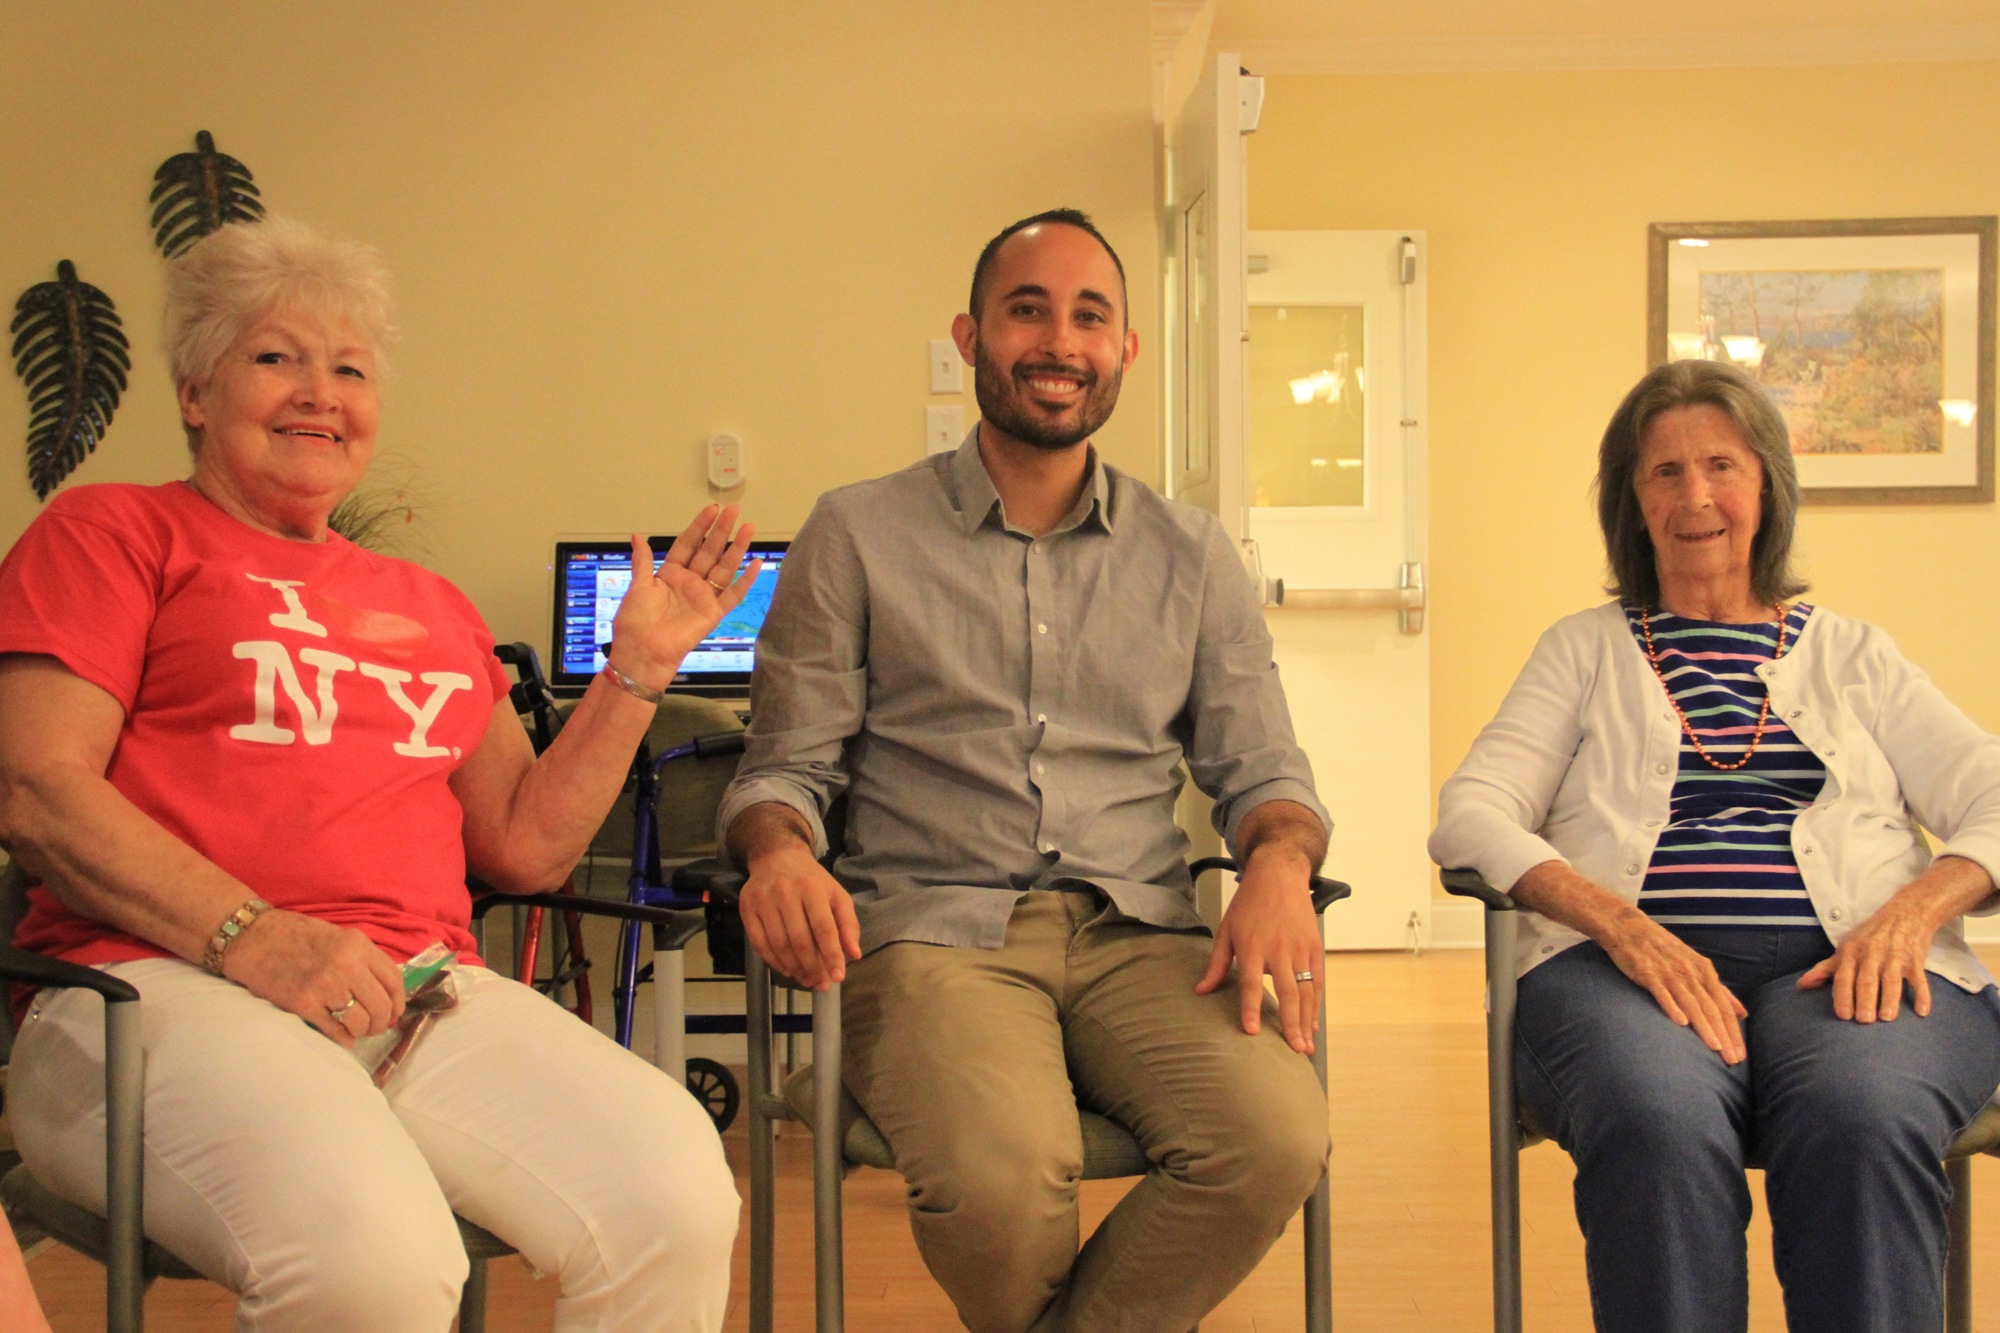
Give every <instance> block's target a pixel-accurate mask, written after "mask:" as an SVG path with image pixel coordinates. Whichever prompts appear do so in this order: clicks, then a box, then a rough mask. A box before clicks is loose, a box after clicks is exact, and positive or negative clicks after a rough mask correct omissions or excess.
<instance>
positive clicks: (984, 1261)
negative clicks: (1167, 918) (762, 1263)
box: [843, 891, 1327, 1333]
mask: <svg viewBox="0 0 2000 1333" xmlns="http://www.w3.org/2000/svg"><path fill="white" fill-rule="evenodd" d="M1209 948H1210V942H1209V941H1208V940H1207V939H1206V938H1204V937H1202V936H1199V935H1191V934H1186V933H1177V932H1172V931H1165V930H1160V929H1158V928H1156V927H1152V926H1147V925H1142V924H1139V923H1137V922H1134V921H1131V920H1128V919H1126V918H1124V917H1121V916H1119V915H1118V913H1117V912H1116V911H1115V910H1114V909H1111V908H1109V907H1107V906H1105V905H1104V903H1103V900H1102V899H1101V898H1100V897H1099V896H1098V895H1096V894H1095V893H1092V892H1089V891H1037V892H1033V893H1030V894H1028V895H1027V896H1026V897H1025V898H1023V899H1022V900H1021V903H1020V905H1019V906H1018V907H1017V908H1015V910H1014V915H1013V918H1012V919H1011V920H1010V921H1009V922H1008V925H1007V942H1006V944H1005V946H1004V947H1002V948H999V949H979V948H949V947H944V946H939V945H932V944H921V943H914V942H907V941H906V942H903V943H898V944H891V945H889V946H887V947H885V948H883V949H880V950H878V951H877V952H875V953H873V954H870V955H869V956H868V957H866V958H864V959H862V960H861V961H860V962H859V963H856V964H854V965H852V966H851V967H850V968H849V969H848V980H847V984H846V986H845V987H844V1002H843V1003H844V1012H845V1014H846V1022H847V1040H848V1053H849V1054H848V1061H847V1065H846V1071H847V1073H846V1081H847V1086H848V1090H849V1091H850V1092H852V1093H853V1094H854V1097H855V1099H856V1100H857V1101H859V1102H860V1103H861V1105H862V1106H863V1108H865V1109H866V1111H867V1112H868V1116H869V1118H870V1119H871V1120H873V1121H874V1122H875V1124H876V1126H877V1127H879V1128H880V1129H881V1131H882V1135H883V1137H884V1138H885V1139H887V1140H888V1143H889V1146H890V1148H891V1150H892V1151H893V1152H894V1153H895V1156H896V1165H897V1168H898V1169H899V1170H900V1171H901V1172H902V1173H903V1176H904V1178H905V1180H906V1181H907V1182H908V1184H909V1200H910V1227H911V1230H912V1231H913V1232H915V1234H916V1240H917V1247H918V1249H919V1250H920V1251H922V1253H923V1256H924V1262H925V1263H926V1264H928V1265H929V1266H930V1270H931V1272H932V1274H933V1275H934V1276H935V1277H936V1278H937V1280H938V1281H939V1283H941V1284H942V1285H943V1287H944V1289H945V1291H946V1292H947V1293H948V1294H949V1295H950V1296H951V1298H952V1301H953V1303H954V1304H955V1305H956V1306H957V1307H958V1314H959V1318H960V1319H961V1320H963V1321H964V1323H965V1326H966V1327H967V1328H969V1329H972V1330H974V1331H975V1333H1023V1331H1024V1330H1028V1329H1033V1330H1035V1331H1036V1333H1058V1331H1059V1330H1079V1331H1084V1330H1087V1331H1088V1333H1113V1331H1115V1330H1132V1333H1177V1330H1181V1329H1187V1328H1191V1327H1192V1326H1193V1325H1194V1324H1195V1323H1197V1322H1198V1321H1199V1320H1200V1319H1201V1317H1202V1316H1203V1315H1204V1314H1206V1313H1207V1312H1208V1311H1209V1310H1210V1309H1212V1308H1214V1306H1215V1305H1216V1304H1217V1303H1218V1302H1220V1301H1221V1300H1222V1298H1223V1297H1224V1296H1226V1295H1228V1294H1229V1292H1230V1291H1231V1290H1232V1289H1233V1288H1234V1287H1235V1286H1236V1284H1237V1283H1238V1282H1240V1281H1242V1279H1243V1278H1244V1277H1245V1276H1246V1275H1247V1274H1248V1273H1249V1272H1250V1270H1251V1269H1252V1268H1253V1267H1255V1266H1256V1263H1257V1261H1258V1260H1259V1259H1260V1258H1262V1257H1263V1255H1264V1253H1265V1251H1266V1250H1268V1249H1269V1248H1270V1247H1271V1244H1272V1242H1273V1241H1275V1240H1276V1239H1277V1238H1278V1236H1279V1235H1280V1233H1282V1232H1283V1231H1284V1228H1285V1224H1286V1222H1287V1221H1288V1220H1289V1219H1290V1218H1291V1216H1292V1215H1293V1214H1294V1213H1295V1212H1297V1211H1298V1208H1299V1205H1300V1204H1301V1203H1302V1202H1304V1200H1305V1198H1306V1196H1307V1195H1308V1194H1310V1193H1311V1192H1312V1190H1313V1187H1314V1186H1315V1185H1316V1184H1318V1182H1319V1179H1320V1176H1321V1175H1322V1174H1323V1173H1324V1172H1325V1169H1326V1156H1327V1112H1326V1101H1325V1098H1324V1097H1323V1096H1322V1095H1321V1093H1320V1088H1319V1082H1318V1080H1317V1079H1316V1078H1314V1076H1313V1071H1312V1064H1311V1062H1310V1061H1308V1060H1307V1059H1306V1058H1305V1057H1304V1056H1302V1055H1299V1054H1297V1053H1296V1052H1294V1051H1292V1050H1291V1049H1290V1048H1289V1047H1288V1046H1286V1045H1285V1042H1284V1039H1283V1038H1282V1037H1281V1036H1280V1035H1279V1032H1278V1024H1277V1019H1276V1011H1275V1008H1274V1007H1273V1006H1271V1004H1270V1003H1269V1001H1267V1002H1266V1021H1265V1023H1264V1025H1263V1030H1262V1031H1261V1032H1260V1033H1259V1034H1258V1035H1257V1036H1254V1037H1252V1036H1248V1035H1245V1033H1244V1032H1243V1031H1242V1029H1241V1027H1240V1026H1239V1024H1238V1022H1237V1000H1236V994H1235V988H1234V987H1233V986H1230V987H1225V988H1224V989H1223V990H1222V991H1220V992H1218V993H1216V994H1213V995H1206V996H1202V995H1196V994H1195V993H1194V984H1195V981H1196V980H1197V979H1198V978H1199V977H1200V976H1201V973H1202V970H1203V968H1204V966H1205V965H1206V962H1207V958H1208V951H1209ZM1079 1102H1081V1103H1082V1104H1083V1105H1084V1106H1086V1107H1088V1108H1090V1109H1091V1110H1094V1111H1097V1112H1099V1113H1100V1114H1103V1115H1106V1116H1109V1117H1111V1118H1112V1119H1114V1120H1116V1121H1118V1122H1119V1123H1120V1124H1122V1125H1124V1126H1125V1127H1126V1128H1128V1129H1129V1130H1131V1131H1132V1133H1133V1135H1134V1136H1135V1137H1136V1138H1137V1139H1138V1141H1139V1144H1140V1146H1141V1147H1142V1148H1144V1150H1145V1152H1146V1156H1147V1158H1148V1159H1149V1160H1150V1161H1151V1162H1152V1164H1153V1169H1152V1170H1151V1171H1150V1172H1149V1173H1148V1174H1147V1175H1146V1177H1145V1178H1144V1179H1143V1180H1142V1181H1141V1182H1140V1183H1139V1184H1138V1185H1137V1186H1136V1187H1134V1188H1133V1190H1132V1191H1131V1192H1130V1193H1129V1194H1128V1195H1126V1197H1125V1198H1124V1200H1123V1201H1121V1202H1120V1203H1119V1205H1118V1206H1117V1208H1116V1209H1114V1210H1113V1211H1112V1213H1111V1215H1110V1216H1109V1217H1107V1218H1106V1219H1105V1220H1104V1224H1103V1225H1102V1226H1101V1227H1099V1228H1098V1230H1097V1232H1096V1234H1094V1235H1093V1236H1091V1238H1090V1241H1089V1243H1088V1244H1086V1245H1084V1246H1083V1249H1082V1252H1081V1253H1079V1252H1078V1250H1077V1239H1078V1236H1077V1230H1078V1224H1077V1207H1076V1206H1077V1184H1078V1181H1079V1180H1080V1179H1081V1176H1082V1168H1083V1146H1082V1141H1081V1137H1080V1133H1079V1130H1078V1127H1077V1118H1076V1106H1077V1104H1078V1103H1079Z"/></svg>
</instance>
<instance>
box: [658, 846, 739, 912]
mask: <svg viewBox="0 0 2000 1333" xmlns="http://www.w3.org/2000/svg"><path fill="white" fill-rule="evenodd" d="M746 880H747V877H746V876H745V875H744V874H743V872H742V871H740V870H731V869H730V868H729V867H728V866H726V865H724V864H722V862H720V861H718V860H716V859H715V858H714V857H712V856H704V857H702V858H701V859H700V860H699V861H690V862H688V863H687V864H686V865H684V866H681V867H679V868H678V869H676V870H675V871H674V892H676V893H685V894H690V895H692V894H697V893H705V894H707V895H708V896H709V897H710V898H712V899H714V900H715V901H716V902H719V903H728V904H729V905H730V906H731V907H734V906H735V905H736V903H737V902H738V900H739V899H741V898H742V896H743V885H744V883H745V882H746Z"/></svg>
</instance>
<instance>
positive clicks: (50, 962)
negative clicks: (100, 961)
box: [0, 945, 139, 1004]
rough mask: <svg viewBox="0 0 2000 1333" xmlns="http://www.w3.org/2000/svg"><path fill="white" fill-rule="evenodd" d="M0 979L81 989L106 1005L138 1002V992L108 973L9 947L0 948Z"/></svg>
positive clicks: (2, 946) (128, 983) (1, 946)
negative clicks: (98, 998) (98, 997)
mask: <svg viewBox="0 0 2000 1333" xmlns="http://www.w3.org/2000/svg"><path fill="white" fill-rule="evenodd" d="M0 979H4V980H7V981H18V982H25V983H26V984H28V985H30V986H56V987H61V988H65V989H67V988H69V987H74V986H81V987H83V988H84V989H86V990H94V991H96V992H97V993H98V994H99V995H102V996H103V997H104V998H105V1000H106V1001H107V1002H110V1003H114V1004H130V1003H131V1002H133V1001H134V1000H137V999H138V998H139V991H138V988H137V987H135V986H133V985H132V984H131V983H130V982H125V981H120V980H119V979H118V978H117V977H114V976H112V975H110V974H109V973H107V972H100V971H98V970H97V969H96V968H94V967H84V966H83V965H82V964H80V963H65V962H62V961H61V960H59V959H55V958H44V957H42V956H41V955H40V954H38V953H29V952H27V951H26V950H25V949H16V948H14V947H12V946H11V945H0Z"/></svg>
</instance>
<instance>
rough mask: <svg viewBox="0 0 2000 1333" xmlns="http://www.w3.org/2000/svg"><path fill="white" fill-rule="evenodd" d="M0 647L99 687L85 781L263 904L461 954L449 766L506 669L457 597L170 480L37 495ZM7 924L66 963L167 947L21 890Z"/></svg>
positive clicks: (488, 707) (8, 563)
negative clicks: (108, 704) (236, 511)
mask: <svg viewBox="0 0 2000 1333" xmlns="http://www.w3.org/2000/svg"><path fill="white" fill-rule="evenodd" d="M0 653H45V654H47V655H49V656H51V657H55V658H57V659H59V660H60V661H61V662H62V663H63V664H64V665H65V666H67V667H68V668H69V669H70V670H71V671H73V672H75V673H76V674H77V675H78V676H81V677H82V678H83V679H85V680H87V681H90V682H91V683H92V684H94V685H98V686H101V687H102V688H103V689H105V690H107V691H109V692H110V693H111V694H112V696H113V697H115V698H116V699H117V700H118V702H119V703H120V704H121V705H123V706H124V709H125V725H124V728H123V730H122V731H121V732H120V733H119V737H118V748H117V750H116V751H115V752H114V753H113V755H112V757H111V765H110V768H109V769H108V770H107V773H106V776H107V777H108V778H109V779H110V781H111V784H112V785H113V786H114V787H116V788H117V789H118V790H119V791H120V792H122V793H123V794H124V795H125V796H126V798H127V799H129V800H130V801H131V802H132V803H133V804H134V805H136V806H138V807H139V808H140V809H141V810H143V811H145V813H146V814H148V815H150V816H151V817H152V818H153V819H155V820H156V821H158V822H159V823H160V824H161V825H162V826H163V827H164V828H166V829H167V831H168V832H170V833H172V834H173V835H174V836H175V837H178V838H180V839H181V840H182V841H183V842H186V843H187V844H188V845H189V846H191V847H193V848H194V849H195V850H196V851H198V852H200V853H201V854H202V855H203V856H206V857H207V858H208V859H209V860H211V861H213V862H215V864H216V865H218V866H220V867H222V868H223V869H224V870H226V871H228V872H229V873H230V874H232V875H234V876H235V877H236V878H238V879H240V880H242V881H243V883H245V884H246V885H248V886H249V888H250V890H251V892H253V893H255V894H257V895H258V896H260V897H262V898H265V899H268V900H269V901H270V902H271V903H272V904H273V905H275V906H278V907H284V908H290V909H291V910H293V911H297V912H304V913H307V914H309V915H311V916H315V917H318V918H319V919H320V920H323V921H329V922H332V923H334V924H335V925H341V926H353V927H355V928H356V929H359V930H360V931H362V932H363V933H364V934H366V935H367V936H368V937H369V938H370V939H372V940H373V941H375V943H376V944H378V945H380V946H381V947H382V948H383V949H384V950H386V951H387V952H388V953H389V954H390V955H391V956H393V957H395V958H396V959H398V960H403V959H407V958H409V957H410V956H411V955H413V954H415V953H417V952H418V951H420V950H421V949H423V948H424V947H425V946H426V945H428V944H430V943H431V942H432V941H433V940H442V941H443V942H444V943H445V944H446V945H447V946H449V947H451V948H454V949H459V950H467V951H469V950H471V949H472V947H473V941H472V936H471V934H470V932H469V931H468V929H467V926H468V923H469V920H470V916H471V906H470V899H469V898H468V896H467V894H466V889H465V845H464V839H463V834H462V825H463V812H462V810H461V809H460V807H459V804H458V799H457V797H456V796H454V795H453V794H452V791H451V788H450V786H449V785H448V779H449V777H450V775H451V773H452V771H453V770H454V769H456V768H457V767H458V765H459V764H460V763H461V762H463V760H464V758H465V756H467V755H469V754H471V753H472V751H473V749H474V748H475V747H476V746H477V745H478V744H479V742H480V740H481V738H482V737H483V736H484V735H485V733H486V727H487V723H488V721H489V720H490V719H491V717H492V713H493V708H494V705H495V703H496V702H497V701H498V700H499V699H500V698H502V697H504V696H505V694H506V692H507V677H506V675H505V673H504V672H503V671H502V670H501V669H500V665H499V663H498V662H497V661H495V660H494V657H493V637H492V635H491V634H489V633H488V632H487V630H486V626H485V624H484V622H483V621H482V620H481V618H480V616H479V613H478V611H476V610H475V609H474V608H473V606H472V603H471V602H469V601H467V600H466V598H465V596H464V594H462V593H460V592H459V591H458V590H457V589H456V588H454V587H452V586H451V585H450V584H449V583H447V582H445V580H443V579H441V578H439V577H438V576H437V575H435V574H432V573H430V572H428V571H426V570H423V569H420V568H418V567H417V566H415V565H412V564H409V563H407V562H405V561H401V560H392V559H390V558H388V557H386V556H380V555H376V554H374V553H373V552H370V551H366V550H363V549H362V548H360V547H358V546H355V545H354V544H352V543H351V542H348V541H346V540H344V539H342V538H340V537H337V536H333V535H331V534H329V535H328V537H327V539H326V541H325V542H323V543H321V542H295V541H286V540H285V539H283V538H281V537H274V536H272V535H270V534H268V533H264V532H259V531H257V530H256V529H254V528H251V527H249V526H247V525H245V524H243V523H240V522H238V521H237V520H236V519H234V518H231V517H230V516H229V515H227V514H225V513H223V512H222V511H221V510H220V509H217V508H216V507H215V506H214V505H212V504H210V503H209V502H208V501H207V500H205V499H203V498H202V497H201V496H200V495H199V494H197V493H196V492H195V491H194V490H192V489H191V488H189V487H188V486H186V485H185V484H183V483H180V482H174V483H172V484H170V485H166V486H127V485H100V486H79V487H77V488H75V489H74V490H67V491H64V492H62V493H61V494H59V495H57V496H56V498H55V499H54V500H52V501H50V502H49V505H48V508H47V509H46V510H44V511H43V513H42V515H41V516H40V517H39V518H37V519H36V520H35V521H34V522H33V523H32V524H30V525H29V526H28V530H27V531H26V532H24V533H23V534H22V535H21V539H20V540H19V541H18V542H16V543H15V544H14V549H13V550H12V551H10V552H8V554H7V557H6V559H5V560H4V561H0ZM15 942H16V943H17V944H19V945H20V947H22V948H25V949H33V950H35V951H36V952H38V953H45V954H51V955H54V956H55V957H58V958H66V959H70V960H72V961H75V962H80V963H86V964H90V963H104V962H122V961H125V960H128V959H134V958H158V957H167V956H169V955H168V953H167V951H166V950H164V949H160V948H158V947H156V946H154V945H152V944H150V943H148V942H147V941H145V940H141V939H137V938H135V937H133V936H131V935H127V934H125V933H124V932H122V931H119V930H115V929H113V928H112V927H110V926H107V925H103V924H101V923H99V922H96V921H92V920H89V919H88V918H85V917H80V916H77V915H76V914H75V913H73V912H71V911H69V910H68V909H66V908H65V907H63V906H62V904H60V903H58V902H57V901H56V900H55V898H54V896H53V895H52V894H50V893H49V892H48V890H46V889H44V888H41V887H40V886H37V887H35V888H33V889H31V890H30V891H29V911H28V915H27V917H26V919H25V920H23V921H22V923H21V926H20V929H19V930H18V931H17V932H16V934H15Z"/></svg>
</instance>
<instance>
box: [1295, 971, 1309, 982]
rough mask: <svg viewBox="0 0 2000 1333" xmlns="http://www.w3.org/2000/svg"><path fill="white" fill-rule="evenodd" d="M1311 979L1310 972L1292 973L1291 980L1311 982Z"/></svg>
mask: <svg viewBox="0 0 2000 1333" xmlns="http://www.w3.org/2000/svg"><path fill="white" fill-rule="evenodd" d="M1312 979H1313V974H1312V973H1310V972H1294V973H1292V980H1293V981H1311V980H1312Z"/></svg>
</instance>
